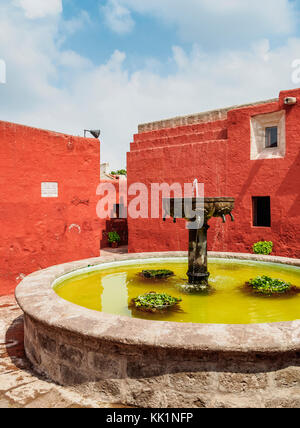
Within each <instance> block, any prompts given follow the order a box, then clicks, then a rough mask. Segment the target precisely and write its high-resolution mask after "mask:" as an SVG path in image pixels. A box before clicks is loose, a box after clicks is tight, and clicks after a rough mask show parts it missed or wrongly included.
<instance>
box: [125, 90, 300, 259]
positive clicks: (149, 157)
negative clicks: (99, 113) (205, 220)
mask: <svg viewBox="0 0 300 428" xmlns="http://www.w3.org/2000/svg"><path fill="white" fill-rule="evenodd" d="M286 96H296V97H297V99H298V103H297V105H295V106H289V107H287V106H284V102H283V100H284V97H286ZM283 109H285V110H286V145H287V151H286V156H285V158H284V159H268V160H250V118H251V116H254V115H257V114H262V113H269V112H274V111H279V110H283ZM299 148H300V90H291V91H285V92H281V93H280V98H279V101H278V102H271V103H267V104H260V105H255V106H250V107H245V108H239V109H235V110H231V111H229V112H228V115H227V120H222V121H218V122H209V123H204V124H199V125H188V126H184V127H177V128H170V129H164V130H158V131H152V132H147V133H140V134H137V135H136V136H135V140H134V143H133V144H132V145H131V151H130V153H128V164H127V169H128V184H129V186H130V185H131V184H132V183H134V182H142V183H145V184H146V185H147V186H148V188H149V189H150V185H151V183H159V182H160V183H162V182H166V183H169V184H171V183H174V182H179V183H181V184H183V183H192V182H193V180H194V179H195V178H197V179H198V181H199V182H203V183H205V195H206V196H233V197H235V198H236V208H235V213H234V214H235V218H236V221H235V223H231V222H227V224H226V225H224V224H223V223H222V221H221V220H220V219H213V220H212V221H211V222H210V225H211V228H210V230H209V250H213V251H235V252H251V249H252V245H253V243H254V242H257V241H259V240H272V241H273V242H274V254H276V255H281V256H291V257H300V242H299V236H300V198H299V192H300V169H299V168H300V152H299ZM252 196H270V197H271V212H272V227H271V228H261V227H253V221H252ZM129 202H130V199H129ZM128 223H129V251H130V252H139V251H145V252H148V251H156V250H157V251H165V250H186V249H187V241H188V232H187V230H186V229H185V223H184V222H183V221H179V222H177V224H173V223H172V221H171V220H168V221H167V222H166V223H163V222H162V220H155V219H154V220H144V219H137V220H133V219H131V218H129V220H128Z"/></svg>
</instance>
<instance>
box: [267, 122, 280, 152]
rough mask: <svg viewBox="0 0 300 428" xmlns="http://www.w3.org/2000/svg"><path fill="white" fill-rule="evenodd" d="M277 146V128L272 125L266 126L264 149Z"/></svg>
mask: <svg viewBox="0 0 300 428" xmlns="http://www.w3.org/2000/svg"><path fill="white" fill-rule="evenodd" d="M272 147H278V128H277V126H272V127H270V128H266V149H269V148H272Z"/></svg>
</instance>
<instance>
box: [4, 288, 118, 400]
mask: <svg viewBox="0 0 300 428" xmlns="http://www.w3.org/2000/svg"><path fill="white" fill-rule="evenodd" d="M23 336H24V330H23V316H22V311H21V310H20V308H19V307H18V305H17V303H16V301H15V298H14V297H13V296H6V297H0V408H49V407H50V408H112V407H114V408H120V407H123V406H122V405H113V406H112V405H110V404H105V403H101V402H99V401H97V398H96V397H95V396H90V395H89V393H86V394H84V395H83V394H82V393H78V392H77V391H76V390H75V389H72V388H65V387H60V386H58V385H56V384H54V383H52V382H51V381H50V380H48V379H46V378H43V377H41V376H38V375H36V374H35V373H34V372H33V371H32V369H31V366H30V363H29V361H28V360H27V359H26V356H25V352H24V346H23Z"/></svg>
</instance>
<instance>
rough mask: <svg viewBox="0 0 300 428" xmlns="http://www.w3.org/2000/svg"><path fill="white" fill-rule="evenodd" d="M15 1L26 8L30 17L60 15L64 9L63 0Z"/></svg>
mask: <svg viewBox="0 0 300 428" xmlns="http://www.w3.org/2000/svg"><path fill="white" fill-rule="evenodd" d="M14 3H15V4H16V5H18V6H19V7H21V8H22V9H23V10H24V12H25V16H26V17H27V18H29V19H37V18H45V17H46V16H49V15H59V14H60V13H61V12H62V10H63V8H62V0H15V1H14Z"/></svg>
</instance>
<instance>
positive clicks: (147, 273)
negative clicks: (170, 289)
mask: <svg viewBox="0 0 300 428" xmlns="http://www.w3.org/2000/svg"><path fill="white" fill-rule="evenodd" d="M140 275H141V276H142V277H143V278H145V279H165V278H170V276H174V272H172V271H171V270H166V269H159V270H143V271H142V272H141V274H140Z"/></svg>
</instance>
